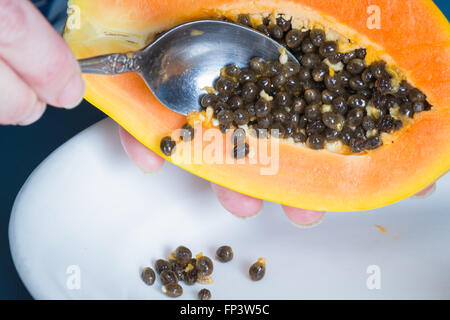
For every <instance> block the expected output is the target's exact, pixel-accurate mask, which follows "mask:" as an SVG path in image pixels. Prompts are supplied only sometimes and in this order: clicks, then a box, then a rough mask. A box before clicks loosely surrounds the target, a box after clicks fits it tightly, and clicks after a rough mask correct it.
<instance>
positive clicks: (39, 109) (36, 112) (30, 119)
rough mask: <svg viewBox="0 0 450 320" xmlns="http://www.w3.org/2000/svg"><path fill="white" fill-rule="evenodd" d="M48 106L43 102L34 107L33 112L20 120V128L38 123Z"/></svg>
mask: <svg viewBox="0 0 450 320" xmlns="http://www.w3.org/2000/svg"><path fill="white" fill-rule="evenodd" d="M46 107H47V105H46V104H45V103H43V102H41V101H38V102H36V104H35V105H34V106H33V107H32V111H31V113H30V114H29V115H27V116H26V117H25V118H24V119H22V120H20V121H19V122H18V123H17V124H18V125H20V126H28V125H30V124H32V123H34V122H36V121H37V120H38V119H39V118H40V117H41V116H42V114H43V113H44V111H45V109H46Z"/></svg>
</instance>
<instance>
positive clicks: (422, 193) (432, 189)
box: [412, 183, 436, 199]
mask: <svg viewBox="0 0 450 320" xmlns="http://www.w3.org/2000/svg"><path fill="white" fill-rule="evenodd" d="M435 191H436V183H433V184H432V185H429V186H428V187H426V188H425V189H423V190H421V191H419V192H417V193H416V194H415V195H413V196H412V198H413V199H425V198H428V197H429V196H431V195H432V194H433V193H434V192H435Z"/></svg>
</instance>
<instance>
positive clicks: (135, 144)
mask: <svg viewBox="0 0 450 320" xmlns="http://www.w3.org/2000/svg"><path fill="white" fill-rule="evenodd" d="M119 133H120V141H121V142H122V146H123V148H124V149H125V152H126V153H127V154H128V156H129V157H130V159H131V160H132V161H133V162H134V163H135V164H136V165H137V166H138V167H139V168H140V169H141V170H142V171H144V172H147V173H149V172H154V171H157V170H159V169H160V168H161V167H162V166H163V164H164V159H163V158H161V157H160V156H159V155H157V154H156V153H154V152H153V151H152V150H150V149H148V148H147V147H146V146H144V145H143V144H142V143H140V142H139V141H138V140H136V139H135V138H134V137H133V136H132V135H131V134H129V133H128V131H126V130H125V129H124V128H122V127H120V128H119Z"/></svg>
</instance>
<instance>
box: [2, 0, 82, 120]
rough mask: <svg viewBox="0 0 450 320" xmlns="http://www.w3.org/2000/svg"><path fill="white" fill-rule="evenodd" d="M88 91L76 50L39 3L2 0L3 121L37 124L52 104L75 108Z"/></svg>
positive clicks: (22, 0)
mask: <svg viewBox="0 0 450 320" xmlns="http://www.w3.org/2000/svg"><path fill="white" fill-rule="evenodd" d="M83 94H84V82H83V80H82V78H81V72H80V68H79V66H78V63H77V61H76V59H75V57H74V55H73V54H72V52H71V50H70V48H69V46H68V45H67V44H66V42H65V41H64V40H63V38H62V37H61V36H60V35H58V33H57V32H56V31H55V30H54V29H53V28H52V26H51V25H50V24H49V23H48V22H47V20H46V19H45V18H44V17H43V16H42V15H41V14H40V12H39V11H38V10H37V9H36V8H35V7H34V5H33V4H32V3H31V2H29V1H24V0H21V1H18V0H0V124H15V125H28V124H31V123H33V122H35V121H36V120H38V119H39V118H40V117H41V116H42V114H43V113H44V112H45V109H46V105H47V104H50V105H52V106H55V107H61V108H66V109H71V108H73V107H75V106H77V105H78V104H79V103H80V102H81V100H82V97H83Z"/></svg>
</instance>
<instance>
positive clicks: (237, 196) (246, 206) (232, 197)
mask: <svg viewBox="0 0 450 320" xmlns="http://www.w3.org/2000/svg"><path fill="white" fill-rule="evenodd" d="M211 187H212V189H213V190H214V192H215V193H216V195H217V198H218V199H219V202H220V204H221V205H222V206H223V207H224V208H225V209H226V210H228V211H229V212H231V213H232V214H234V215H236V216H238V217H242V218H247V217H251V216H254V215H256V214H258V212H260V211H261V209H262V206H263V202H262V200H261V199H256V198H253V197H250V196H247V195H245V194H242V193H239V192H236V191H233V190H230V189H227V188H225V187H222V186H219V185H218V184H215V183H212V182H211Z"/></svg>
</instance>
